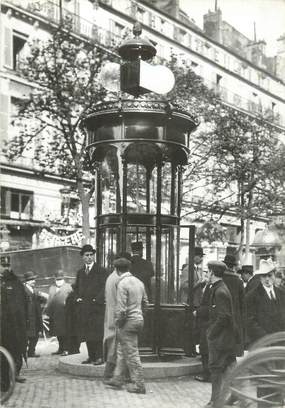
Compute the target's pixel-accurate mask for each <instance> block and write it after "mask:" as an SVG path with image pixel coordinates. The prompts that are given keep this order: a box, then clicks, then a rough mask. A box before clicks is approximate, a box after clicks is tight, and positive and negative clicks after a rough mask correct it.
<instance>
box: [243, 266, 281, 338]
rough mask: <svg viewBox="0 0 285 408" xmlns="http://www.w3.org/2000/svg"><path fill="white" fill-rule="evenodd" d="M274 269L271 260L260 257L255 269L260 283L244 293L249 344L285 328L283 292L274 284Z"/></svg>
mask: <svg viewBox="0 0 285 408" xmlns="http://www.w3.org/2000/svg"><path fill="white" fill-rule="evenodd" d="M275 270H276V269H275V265H274V264H273V262H272V261H270V260H265V259H262V260H261V261H260V265H259V269H258V270H257V271H255V275H257V276H259V277H260V283H259V284H258V286H257V287H256V288H254V289H253V290H251V291H250V292H248V293H247V295H246V302H247V335H248V338H249V343H250V344H251V343H253V342H255V341H256V340H258V339H260V338H261V337H263V336H265V335H267V334H270V333H275V332H278V331H283V330H285V293H284V290H282V289H280V288H278V287H277V286H276V285H274V280H275Z"/></svg>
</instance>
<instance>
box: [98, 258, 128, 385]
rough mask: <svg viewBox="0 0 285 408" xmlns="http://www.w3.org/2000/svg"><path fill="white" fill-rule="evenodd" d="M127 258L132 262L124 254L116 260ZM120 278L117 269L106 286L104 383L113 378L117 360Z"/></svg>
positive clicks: (109, 277) (108, 279)
mask: <svg viewBox="0 0 285 408" xmlns="http://www.w3.org/2000/svg"><path fill="white" fill-rule="evenodd" d="M119 258H126V259H128V260H129V261H131V254H129V253H128V252H122V253H120V254H119V255H117V257H116V259H119ZM119 279H120V276H119V275H118V273H117V270H116V268H114V270H113V272H112V273H111V274H110V275H109V276H108V278H107V280H106V286H105V301H106V307H105V319H104V339H103V344H104V347H103V349H104V359H105V370H104V381H106V380H109V379H110V378H112V377H113V373H114V369H115V366H116V360H117V328H116V324H115V311H116V304H117V284H118V281H119Z"/></svg>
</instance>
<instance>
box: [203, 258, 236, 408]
mask: <svg viewBox="0 0 285 408" xmlns="http://www.w3.org/2000/svg"><path fill="white" fill-rule="evenodd" d="M208 268H209V273H210V283H211V284H212V287H211V293H210V301H209V327H208V330H207V342H208V348H209V370H210V373H211V382H212V395H211V399H210V402H209V403H208V404H207V405H206V407H213V408H221V407H220V406H219V405H218V404H219V402H218V401H219V397H220V391H221V386H222V381H223V377H224V375H225V372H226V370H227V369H228V368H229V367H230V366H231V365H232V364H233V363H234V361H235V358H236V354H235V351H236V344H235V343H236V336H237V330H236V325H235V321H234V310H233V303H232V297H231V294H230V291H229V289H228V288H227V286H226V284H225V283H224V281H223V275H224V273H225V271H226V269H227V266H226V265H225V264H224V263H223V262H219V261H211V262H209V263H208Z"/></svg>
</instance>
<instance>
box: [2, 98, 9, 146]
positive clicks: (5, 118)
mask: <svg viewBox="0 0 285 408" xmlns="http://www.w3.org/2000/svg"><path fill="white" fill-rule="evenodd" d="M9 103H10V98H9V96H8V95H4V94H2V93H0V140H2V141H3V140H7V139H8V126H9Z"/></svg>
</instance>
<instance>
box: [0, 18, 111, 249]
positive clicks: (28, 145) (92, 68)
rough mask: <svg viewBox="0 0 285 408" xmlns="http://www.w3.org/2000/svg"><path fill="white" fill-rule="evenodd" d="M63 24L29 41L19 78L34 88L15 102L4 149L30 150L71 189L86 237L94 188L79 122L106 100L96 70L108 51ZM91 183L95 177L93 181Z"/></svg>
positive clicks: (12, 154)
mask: <svg viewBox="0 0 285 408" xmlns="http://www.w3.org/2000/svg"><path fill="white" fill-rule="evenodd" d="M69 24H70V23H68V22H67V21H65V22H64V23H63V24H62V25H60V26H59V27H57V28H56V29H55V30H54V31H53V32H52V33H51V35H50V36H49V37H48V38H46V39H41V40H39V39H31V41H30V42H29V46H28V51H27V52H26V56H25V58H24V59H23V60H22V61H21V62H20V65H19V72H18V73H19V74H20V75H21V76H23V77H24V78H26V79H27V80H28V81H29V82H30V83H32V84H33V86H32V88H31V92H30V94H29V95H26V96H25V98H24V99H23V100H22V101H20V102H19V104H18V114H17V118H16V119H15V120H14V123H13V125H14V130H15V135H14V137H12V139H10V140H9V141H8V143H7V145H6V147H4V151H5V153H6V156H7V157H8V159H10V160H16V159H17V158H18V157H20V156H21V155H23V154H25V152H26V151H27V150H29V149H31V150H32V151H33V160H34V163H35V164H37V166H38V167H39V168H40V169H41V170H42V171H43V172H46V171H48V172H52V173H56V174H58V175H61V176H64V177H67V178H68V179H70V180H71V183H74V182H75V187H76V190H77V192H78V196H79V199H80V202H81V206H82V232H83V237H84V239H85V241H86V242H88V241H89V239H90V224H89V202H90V198H91V197H92V194H93V191H94V184H93V182H92V179H91V178H88V176H87V173H86V170H89V171H90V170H91V171H92V169H91V168H88V163H87V164H86V157H85V145H86V137H87V136H86V133H84V131H83V129H82V126H81V121H82V119H83V118H84V117H85V115H86V114H87V113H88V111H89V110H90V109H91V108H92V106H94V105H95V104H96V103H98V102H100V101H102V100H103V98H105V97H106V90H105V89H104V88H103V87H102V86H101V84H100V81H99V77H98V75H99V72H100V69H101V66H102V64H103V63H104V61H105V59H107V58H108V60H112V53H110V54H109V55H108V53H107V52H106V51H104V50H102V49H100V48H99V47H96V46H95V44H93V43H92V42H87V41H84V42H83V41H81V40H79V39H77V38H75V37H74V36H73V35H72V34H71V32H72V31H71V26H70V25H69ZM93 179H94V178H93Z"/></svg>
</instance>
